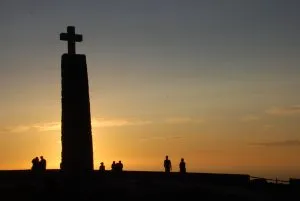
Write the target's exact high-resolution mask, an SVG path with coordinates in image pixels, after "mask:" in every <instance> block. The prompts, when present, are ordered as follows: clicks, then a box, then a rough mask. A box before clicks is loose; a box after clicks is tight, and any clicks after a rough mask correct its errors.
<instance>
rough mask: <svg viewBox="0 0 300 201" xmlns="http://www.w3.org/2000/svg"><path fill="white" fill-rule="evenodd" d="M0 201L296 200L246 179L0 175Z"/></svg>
mask: <svg viewBox="0 0 300 201" xmlns="http://www.w3.org/2000/svg"><path fill="white" fill-rule="evenodd" d="M0 195H1V196H0V200H1V201H2V200H22V201H23V200H53V201H55V200H91V201H93V200H117V199H118V200H300V186H298V185H283V184H271V183H263V182H262V183H253V182H251V181H250V177H249V175H229V174H206V173H187V174H185V175H181V174H179V173H171V174H166V173H163V172H137V171H125V172H121V173H112V172H110V171H107V172H103V173H100V172H97V171H95V172H93V173H91V174H89V175H75V176H70V175H66V174H63V173H62V172H59V171H58V170H48V171H47V172H45V173H43V174H41V173H40V174H33V173H32V172H30V171H0Z"/></svg>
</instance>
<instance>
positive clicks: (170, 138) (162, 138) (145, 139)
mask: <svg viewBox="0 0 300 201" xmlns="http://www.w3.org/2000/svg"><path fill="white" fill-rule="evenodd" d="M180 139H182V137H181V136H167V137H158V136H157V137H148V138H141V139H140V141H141V142H145V141H151V140H180Z"/></svg>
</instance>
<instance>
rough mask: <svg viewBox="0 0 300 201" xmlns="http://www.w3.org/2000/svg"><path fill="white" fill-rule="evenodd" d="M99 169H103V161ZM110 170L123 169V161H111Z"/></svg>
mask: <svg viewBox="0 0 300 201" xmlns="http://www.w3.org/2000/svg"><path fill="white" fill-rule="evenodd" d="M99 171H101V172H103V171H105V165H104V163H103V162H101V163H100V166H99ZM111 171H112V172H122V171H123V163H122V162H121V161H119V162H118V163H116V161H113V162H112V164H111Z"/></svg>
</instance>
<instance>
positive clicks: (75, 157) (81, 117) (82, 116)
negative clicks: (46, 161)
mask: <svg viewBox="0 0 300 201" xmlns="http://www.w3.org/2000/svg"><path fill="white" fill-rule="evenodd" d="M61 84H62V91H61V103H62V118H61V121H62V122H61V139H62V162H61V169H62V170H63V171H66V172H83V171H89V170H93V144H92V132H91V114H90V101H89V85H88V73H87V65H86V57H85V55H78V54H64V55H62V61H61Z"/></svg>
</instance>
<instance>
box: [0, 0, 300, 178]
mask: <svg viewBox="0 0 300 201" xmlns="http://www.w3.org/2000/svg"><path fill="white" fill-rule="evenodd" d="M299 9H300V2H299V1H297V0H281V1H279V0H264V1H261V0H248V1H240V0H228V1H224V0H206V1H200V0H144V1H141V0H136V1H131V0H126V1H124V0H105V1H104V0H94V1H91V0H90V1H89V0H85V1H83V0H82V1H78V0H66V1H59V0H52V1H40V0H31V1H29V0H23V1H21V0H20V1H16V0H2V1H0V27H1V32H0V93H1V99H0V111H1V112H0V170H4V169H29V168H30V167H31V159H32V158H33V157H35V156H40V155H43V156H44V157H45V158H46V159H47V167H48V168H59V163H60V160H61V143H60V137H61V136H60V120H61V119H60V118H61V103H60V96H61V94H60V93H61V91H60V87H61V85H60V84H61V83H60V61H61V55H62V54H63V53H65V52H66V51H67V44H66V42H63V41H60V40H59V34H60V33H61V32H66V27H67V26H68V25H73V26H75V27H76V32H77V33H80V34H83V42H82V43H79V44H77V45H76V47H77V53H79V54H86V56H87V64H88V74H89V85H90V102H91V114H92V132H93V144H94V163H95V169H98V167H99V163H100V162H101V161H103V162H104V163H105V165H106V167H107V168H108V169H110V165H111V163H112V161H113V160H116V161H119V160H122V161H123V164H124V169H125V170H153V171H163V166H162V163H163V160H164V157H165V155H169V158H170V159H171V161H172V164H173V171H178V164H179V161H180V159H181V158H182V157H183V158H184V159H185V160H186V163H187V171H189V172H222V173H247V174H250V175H253V176H263V177H267V178H275V177H276V176H277V177H278V178H281V179H287V178H290V177H300V154H299V153H300V133H299V132H300V80H299V77H300V65H299V64H300V26H299V19H300V12H299Z"/></svg>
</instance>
